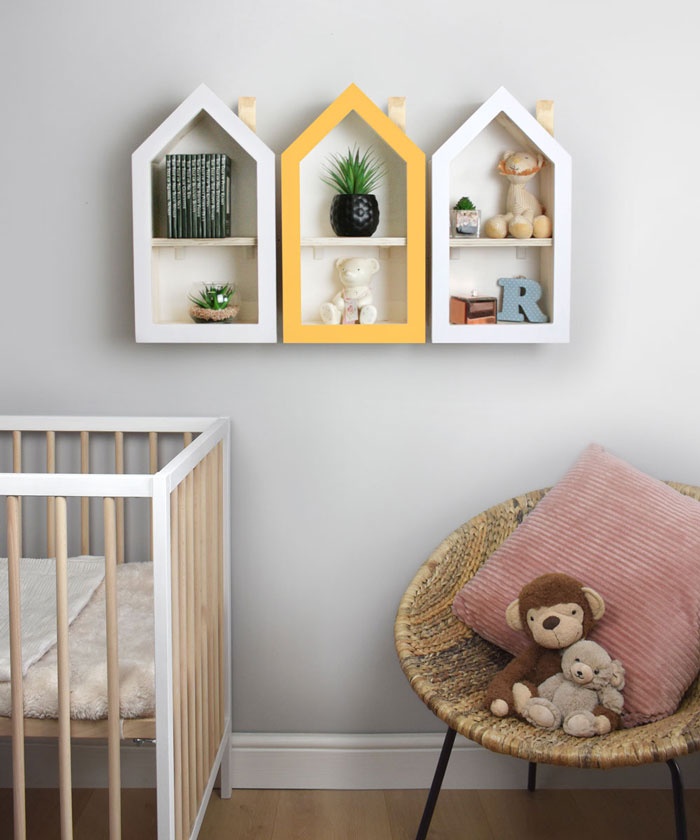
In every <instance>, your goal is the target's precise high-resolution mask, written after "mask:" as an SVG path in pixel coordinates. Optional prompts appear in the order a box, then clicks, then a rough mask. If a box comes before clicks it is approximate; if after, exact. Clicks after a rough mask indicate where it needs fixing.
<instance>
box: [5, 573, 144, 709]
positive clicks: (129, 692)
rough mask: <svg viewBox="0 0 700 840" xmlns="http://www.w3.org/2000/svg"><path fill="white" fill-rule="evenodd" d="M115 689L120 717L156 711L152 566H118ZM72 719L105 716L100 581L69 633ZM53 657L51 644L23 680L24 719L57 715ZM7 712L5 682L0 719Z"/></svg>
mask: <svg viewBox="0 0 700 840" xmlns="http://www.w3.org/2000/svg"><path fill="white" fill-rule="evenodd" d="M117 602H118V609H117V619H118V631H119V690H120V714H121V717H122V718H133V717H150V716H152V715H153V714H154V711H155V680H154V662H153V648H154V634H153V564H152V563H124V564H122V565H119V566H117ZM68 635H69V649H70V697H71V717H73V718H76V719H83V720H99V719H101V718H105V717H107V640H106V636H107V633H106V629H105V597H104V582H102V583H101V584H100V585H99V586H98V588H97V589H96V590H95V592H94V594H93V596H92V598H91V599H90V601H89V603H88V604H87V606H86V607H85V608H84V609H83V611H82V612H81V613H80V615H79V616H78V617H77V618H76V619H75V621H74V622H73V624H72V625H71V627H70V632H69V634H68ZM57 682H58V680H57V655H56V645H55V644H54V646H53V647H51V648H50V649H49V650H48V651H47V652H46V653H45V654H44V656H43V657H42V658H41V659H40V660H39V661H38V662H36V663H35V664H34V665H32V666H31V668H29V670H28V671H27V675H26V676H25V678H24V714H25V716H26V717H41V718H43V717H47V718H56V717H58V690H57ZM11 709H12V700H11V692H10V683H9V682H2V683H0V715H3V716H6V717H7V716H9V715H10V712H11Z"/></svg>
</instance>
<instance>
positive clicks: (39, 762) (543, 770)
mask: <svg viewBox="0 0 700 840" xmlns="http://www.w3.org/2000/svg"><path fill="white" fill-rule="evenodd" d="M442 739H443V736H442V735H440V734H425V735H413V734H406V735H295V734H276V733H250V734H244V733H234V734H233V736H232V740H231V751H230V761H231V778H232V780H233V786H234V787H236V788H316V789H341V790H342V789H344V790H382V789H392V788H398V789H410V788H427V787H429V786H430V782H431V781H432V778H433V772H434V771H435V765H436V763H437V759H438V755H439V753H440V747H441V746H442ZM121 756H122V784H123V786H124V787H134V788H143V787H155V750H154V748H153V746H150V745H145V746H141V747H137V746H134V745H132V744H129V743H127V744H124V745H122V752H121ZM26 766H27V786H28V787H56V786H57V779H58V761H57V750H56V741H55V740H48V739H46V740H37V741H27V747H26ZM679 766H680V768H681V771H682V773H683V780H684V782H685V785H686V787H688V788H700V753H697V754H695V755H691V756H686V757H683V758H681V759H679ZM526 779H527V765H526V764H525V762H524V761H522V760H520V759H517V758H510V757H509V756H503V755H498V754H496V753H492V752H489V751H488V750H485V749H484V748H483V747H480V746H478V745H477V744H474V743H472V742H471V741H467V740H465V739H464V738H461V737H459V736H458V737H457V740H456V742H455V746H454V749H453V751H452V757H451V759H450V763H449V766H448V768H447V773H446V775H445V781H444V785H443V786H444V787H445V788H453V789H487V790H488V789H498V788H501V789H505V788H522V787H524V786H525V783H526ZM537 782H538V786H539V787H543V788H665V787H668V786H669V783H670V781H669V774H668V770H667V768H666V767H665V766H664V765H663V764H654V765H648V766H645V767H629V768H622V769H618V770H572V769H570V768H567V767H553V766H550V765H541V766H540V767H539V769H538V773H537ZM73 784H74V786H75V787H107V746H106V744H104V743H85V742H83V743H80V742H78V743H74V744H73ZM11 786H12V754H11V744H10V741H9V739H3V741H2V743H0V787H11Z"/></svg>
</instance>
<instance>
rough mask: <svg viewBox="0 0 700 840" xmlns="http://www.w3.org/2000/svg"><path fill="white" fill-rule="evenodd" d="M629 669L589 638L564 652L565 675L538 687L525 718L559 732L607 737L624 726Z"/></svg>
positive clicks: (562, 665) (562, 660)
mask: <svg viewBox="0 0 700 840" xmlns="http://www.w3.org/2000/svg"><path fill="white" fill-rule="evenodd" d="M624 685H625V669H624V668H623V667H622V665H621V663H620V662H618V660H617V659H611V657H610V656H609V654H608V653H607V651H606V650H605V649H604V648H602V647H601V646H600V645H599V644H596V642H592V641H590V640H589V639H587V640H584V641H580V642H576V643H575V644H573V645H571V647H569V648H567V649H566V650H565V651H564V654H563V656H562V659H561V673H560V674H555V675H554V676H553V677H550V678H549V679H548V680H545V681H544V682H543V683H541V684H540V685H539V686H538V688H537V693H538V695H539V696H538V697H532V698H530V699H529V700H528V701H527V702H526V703H525V705H524V706H523V708H522V712H521V714H522V716H523V717H524V718H525V719H526V720H528V721H529V722H530V723H532V724H533V725H534V726H539V727H542V728H543V729H558V728H559V726H562V727H563V729H564V732H566V733H567V735H576V736H578V737H582V738H585V737H588V736H590V735H604V734H605V733H606V732H610V730H611V729H617V728H618V727H619V725H620V715H621V714H622V706H623V702H624V701H623V698H622V694H621V693H620V692H621V689H622V688H624Z"/></svg>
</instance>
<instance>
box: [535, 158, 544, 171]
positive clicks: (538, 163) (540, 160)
mask: <svg viewBox="0 0 700 840" xmlns="http://www.w3.org/2000/svg"><path fill="white" fill-rule="evenodd" d="M537 165H538V166H539V168H540V169H542V167H543V166H544V155H537Z"/></svg>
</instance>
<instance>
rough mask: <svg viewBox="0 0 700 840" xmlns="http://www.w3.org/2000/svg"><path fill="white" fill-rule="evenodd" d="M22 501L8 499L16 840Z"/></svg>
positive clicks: (20, 836)
mask: <svg viewBox="0 0 700 840" xmlns="http://www.w3.org/2000/svg"><path fill="white" fill-rule="evenodd" d="M19 556H20V552H19V500H18V499H17V497H16V496H8V497H7V561H8V562H7V573H8V587H7V588H8V595H9V598H10V686H11V692H12V791H13V809H14V823H15V829H14V836H15V840H25V838H26V836H27V812H26V803H25V790H24V686H23V683H22V625H21V613H20V590H19Z"/></svg>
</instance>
